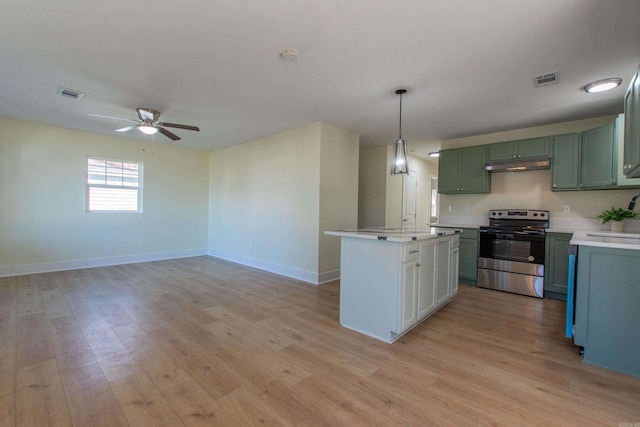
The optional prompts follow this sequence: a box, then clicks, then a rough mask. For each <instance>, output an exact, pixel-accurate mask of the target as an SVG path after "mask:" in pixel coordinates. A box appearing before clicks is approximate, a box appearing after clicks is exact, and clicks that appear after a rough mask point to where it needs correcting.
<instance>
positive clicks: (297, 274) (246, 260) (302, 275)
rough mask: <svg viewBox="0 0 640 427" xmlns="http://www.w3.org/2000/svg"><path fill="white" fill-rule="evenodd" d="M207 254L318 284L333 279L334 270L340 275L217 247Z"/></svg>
mask: <svg viewBox="0 0 640 427" xmlns="http://www.w3.org/2000/svg"><path fill="white" fill-rule="evenodd" d="M207 255H209V256H212V257H215V258H220V259H224V260H226V261H231V262H235V263H236V264H241V265H246V266H247V267H253V268H257V269H258V270H264V271H268V272H270V273H275V274H279V275H281V276H285V277H290V278H292V279H296V280H300V281H302V282H307V283H311V284H312V285H318V284H320V283H325V282H330V281H331V280H335V278H334V277H335V274H336V271H337V272H338V273H337V274H338V277H340V270H334V271H328V272H326V273H316V272H312V271H306V270H300V269H298V268H293V267H288V266H286V265H281V264H276V263H273V262H269V261H264V260H261V259H256V258H251V257H247V256H244V255H237V254H232V253H229V252H225V251H219V250H217V249H209V252H208V254H207Z"/></svg>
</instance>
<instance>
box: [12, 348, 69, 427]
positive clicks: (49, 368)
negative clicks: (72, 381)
mask: <svg viewBox="0 0 640 427" xmlns="http://www.w3.org/2000/svg"><path fill="white" fill-rule="evenodd" d="M17 383H18V384H17V392H16V425H20V426H42V425H49V426H68V425H70V424H71V417H70V415H69V408H68V406H67V400H66V397H65V394H64V389H63V386H62V381H61V379H60V374H59V373H58V367H57V364H56V361H55V359H51V360H48V361H46V362H42V363H37V364H30V365H29V366H27V367H24V368H21V369H19V370H18V379H17Z"/></svg>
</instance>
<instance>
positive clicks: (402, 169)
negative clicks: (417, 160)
mask: <svg viewBox="0 0 640 427" xmlns="http://www.w3.org/2000/svg"><path fill="white" fill-rule="evenodd" d="M405 93H407V90H406V89H398V90H396V94H398V95H400V124H399V126H398V138H397V139H396V142H395V144H394V147H393V164H392V165H391V175H407V174H408V173H409V164H408V162H407V141H405V140H404V138H402V95H404V94H405Z"/></svg>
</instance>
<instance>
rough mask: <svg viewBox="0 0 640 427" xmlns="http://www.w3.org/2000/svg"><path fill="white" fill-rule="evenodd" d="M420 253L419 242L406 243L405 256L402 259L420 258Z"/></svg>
mask: <svg viewBox="0 0 640 427" xmlns="http://www.w3.org/2000/svg"><path fill="white" fill-rule="evenodd" d="M419 254H420V245H419V244H418V243H412V244H410V245H404V256H403V257H402V260H403V261H411V260H414V259H418V255H419Z"/></svg>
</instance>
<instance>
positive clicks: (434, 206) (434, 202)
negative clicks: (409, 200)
mask: <svg viewBox="0 0 640 427" xmlns="http://www.w3.org/2000/svg"><path fill="white" fill-rule="evenodd" d="M429 183H430V185H429V187H430V191H431V194H430V197H429V200H430V205H431V206H430V213H429V223H430V224H433V223H436V222H438V215H439V214H438V205H439V196H438V177H437V176H432V177H430V180H429Z"/></svg>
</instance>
